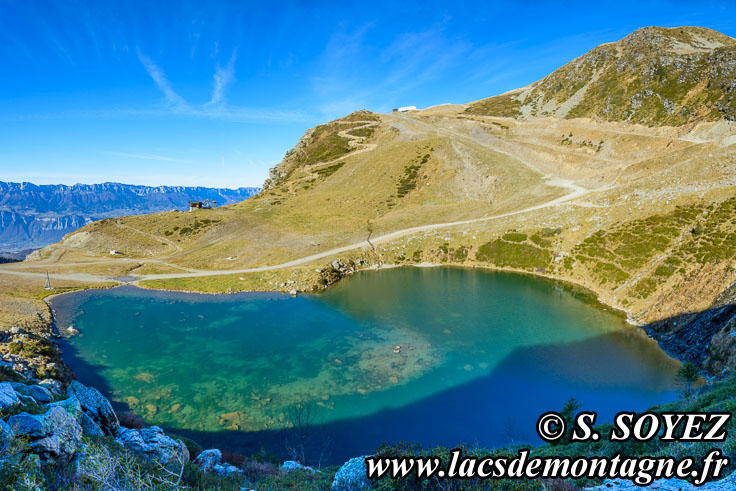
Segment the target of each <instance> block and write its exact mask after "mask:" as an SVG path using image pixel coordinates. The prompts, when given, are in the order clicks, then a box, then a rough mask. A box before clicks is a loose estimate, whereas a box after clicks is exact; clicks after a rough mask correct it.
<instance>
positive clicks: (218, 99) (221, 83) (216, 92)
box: [209, 50, 238, 104]
mask: <svg viewBox="0 0 736 491" xmlns="http://www.w3.org/2000/svg"><path fill="white" fill-rule="evenodd" d="M237 57H238V51H237V50H235V51H233V54H232V56H230V61H228V63H227V65H225V66H224V67H223V66H220V65H217V69H216V70H215V74H214V75H213V77H212V78H213V79H214V87H213V89H212V98H211V99H210V102H209V103H210V104H220V103H223V102H224V101H225V89H226V88H227V86H228V85H229V84H230V83H231V82H232V81H233V80H235V60H236V59H237Z"/></svg>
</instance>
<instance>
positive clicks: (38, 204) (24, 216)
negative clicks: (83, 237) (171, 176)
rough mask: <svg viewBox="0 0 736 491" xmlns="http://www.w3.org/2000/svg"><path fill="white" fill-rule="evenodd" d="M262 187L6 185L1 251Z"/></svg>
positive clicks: (238, 197)
mask: <svg viewBox="0 0 736 491" xmlns="http://www.w3.org/2000/svg"><path fill="white" fill-rule="evenodd" d="M259 191H260V188H238V189H218V188H205V187H185V186H156V187H150V186H136V185H131V184H120V183H116V182H106V183H103V184H75V185H74V186H65V185H61V184H48V185H36V184H31V183H28V182H23V183H15V182H3V181H0V251H19V250H22V249H33V248H38V247H43V246H46V245H48V244H53V243H54V242H58V241H59V240H60V239H61V238H62V237H63V236H64V235H66V234H68V233H69V232H73V231H74V230H77V229H78V228H80V227H83V226H84V225H86V224H88V223H90V222H93V221H95V220H99V219H102V218H111V217H119V216H128V215H142V214H146V213H155V212H159V211H169V210H184V209H187V208H188V201H189V200H202V201H203V200H207V199H209V200H215V201H217V202H218V205H227V204H232V203H237V202H239V201H242V200H244V199H246V198H249V197H251V196H253V195H254V194H257V193H258V192H259Z"/></svg>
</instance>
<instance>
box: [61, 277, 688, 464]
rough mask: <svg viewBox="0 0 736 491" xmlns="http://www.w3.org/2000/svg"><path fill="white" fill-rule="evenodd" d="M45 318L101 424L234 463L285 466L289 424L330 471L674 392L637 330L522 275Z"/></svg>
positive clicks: (384, 280)
mask: <svg viewBox="0 0 736 491" xmlns="http://www.w3.org/2000/svg"><path fill="white" fill-rule="evenodd" d="M51 303H52V307H53V309H54V311H55V319H56V322H57V325H58V327H59V328H60V330H61V331H64V330H65V328H67V327H68V326H73V327H74V328H76V329H77V330H79V334H78V335H76V336H73V337H71V338H68V339H67V340H66V341H65V342H64V357H65V361H66V362H67V363H68V364H69V366H70V367H71V368H72V370H73V371H74V373H75V374H76V376H77V377H78V379H79V380H80V381H81V382H82V383H84V384H87V385H90V386H93V387H96V388H98V389H100V390H101V391H102V392H103V393H104V394H105V395H106V396H108V397H109V398H110V399H111V400H112V401H113V403H114V405H115V407H116V410H117V411H118V412H124V411H131V412H132V413H134V414H136V415H138V416H140V417H141V418H143V420H144V421H145V423H147V424H152V425H154V424H155V425H157V426H160V427H162V428H164V429H165V430H167V431H170V432H172V433H174V434H177V435H182V436H185V437H188V438H191V439H193V440H195V441H197V442H198V443H200V444H202V445H205V446H206V447H218V448H227V449H229V450H231V451H237V452H240V453H244V454H246V455H247V454H252V453H255V452H258V451H265V452H267V453H269V454H272V455H277V456H284V455H286V454H287V452H286V450H285V442H288V440H289V434H290V432H293V431H294V430H293V429H292V427H293V425H294V421H295V415H296V414H298V413H299V412H301V414H302V416H303V415H304V412H305V411H304V410H305V408H306V409H308V410H309V411H308V413H309V423H310V424H309V433H310V438H314V439H315V442H316V443H314V444H313V446H314V447H315V448H316V447H320V448H321V450H320V454H324V456H327V461H329V462H332V463H341V462H344V460H345V459H346V458H350V457H355V456H358V455H365V454H370V453H371V452H373V451H374V450H375V449H376V448H377V447H378V446H379V445H380V444H381V443H383V442H387V443H392V442H398V441H402V440H406V441H410V442H417V443H422V444H424V445H427V446H434V445H448V446H455V445H458V444H461V443H465V444H469V445H480V446H488V447H493V446H500V445H507V444H511V443H520V442H530V443H542V442H541V440H540V439H539V437H537V435H536V432H535V424H536V420H537V418H538V417H539V415H540V414H542V413H544V412H546V411H550V410H557V411H559V410H560V409H561V408H562V406H563V405H564V403H565V402H566V401H567V400H568V399H569V398H571V397H574V398H575V399H576V400H577V401H578V402H579V403H580V404H581V405H582V409H585V410H592V411H597V412H598V422H606V421H609V422H610V421H611V420H612V419H613V416H614V415H615V414H616V413H617V412H619V411H623V410H626V411H641V410H644V409H646V408H647V407H649V406H650V405H652V404H657V403H661V402H666V401H669V400H672V399H674V398H676V397H677V393H678V389H679V388H678V386H677V385H676V383H675V374H676V372H677V369H678V368H679V366H680V363H679V362H678V361H676V360H674V359H673V358H671V357H669V356H668V355H666V354H665V353H664V352H663V351H662V350H661V349H660V348H659V346H658V345H657V343H656V342H654V341H653V340H651V339H649V338H648V337H647V336H646V334H645V333H644V332H643V331H642V330H641V329H639V328H636V327H633V326H630V325H627V324H626V322H625V320H624V319H623V318H622V317H621V316H620V315H618V314H616V313H614V312H613V311H610V310H607V309H604V308H602V307H601V306H600V305H598V304H596V302H595V301H592V300H591V299H589V298H586V297H585V296H584V295H581V294H580V293H579V292H576V291H575V290H573V289H570V288H568V287H566V286H562V285H560V284H558V283H554V282H551V281H547V280H544V279H539V278H534V277H531V276H526V275H518V274H510V273H500V272H488V271H481V270H473V269H463V268H397V269H389V270H381V271H375V272H363V273H358V274H356V275H354V276H353V277H351V278H348V279H346V280H343V281H342V282H341V283H339V284H337V285H335V286H333V287H331V288H330V289H328V290H326V291H323V292H321V293H318V294H309V295H299V296H298V297H291V296H289V295H285V294H280V293H238V294H232V295H202V294H188V293H173V292H161V291H150V290H143V289H138V288H135V287H130V286H125V287H119V288H114V289H110V290H97V291H84V292H77V293H72V294H66V295H61V296H58V297H55V298H54V299H52V301H51ZM317 440H318V441H317ZM320 442H321V443H320ZM325 448H326V449H327V452H326V453H325V452H323V450H324V449H325ZM315 459H316V457H315Z"/></svg>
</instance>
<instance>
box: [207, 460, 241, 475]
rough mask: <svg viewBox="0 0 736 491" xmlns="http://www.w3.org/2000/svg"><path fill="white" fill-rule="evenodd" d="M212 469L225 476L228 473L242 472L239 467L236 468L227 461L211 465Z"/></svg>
mask: <svg viewBox="0 0 736 491" xmlns="http://www.w3.org/2000/svg"><path fill="white" fill-rule="evenodd" d="M212 470H213V471H215V473H217V474H219V475H221V476H226V475H228V474H233V473H240V472H242V471H241V470H240V469H238V468H237V467H235V466H234V465H232V464H228V463H227V462H223V463H222V464H217V465H215V467H213V468H212Z"/></svg>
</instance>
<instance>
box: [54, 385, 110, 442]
mask: <svg viewBox="0 0 736 491" xmlns="http://www.w3.org/2000/svg"><path fill="white" fill-rule="evenodd" d="M67 393H68V394H69V395H70V396H74V397H76V398H77V399H78V400H79V403H80V404H81V406H82V410H83V411H84V412H85V413H87V416H89V417H90V418H92V420H93V421H94V422H95V423H97V424H98V425H99V427H100V428H101V429H102V431H104V432H106V433H108V434H110V435H115V434H116V431H117V429H118V427H119V426H120V423H119V422H118V417H117V415H116V414H115V411H113V409H112V406H111V405H110V401H108V400H107V399H106V398H105V396H103V395H102V394H101V393H100V391H99V390H97V389H95V388H92V387H86V386H84V385H82V384H80V383H79V382H77V381H76V380H75V381H73V382H72V383H71V384H69V389H68V390H67Z"/></svg>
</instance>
